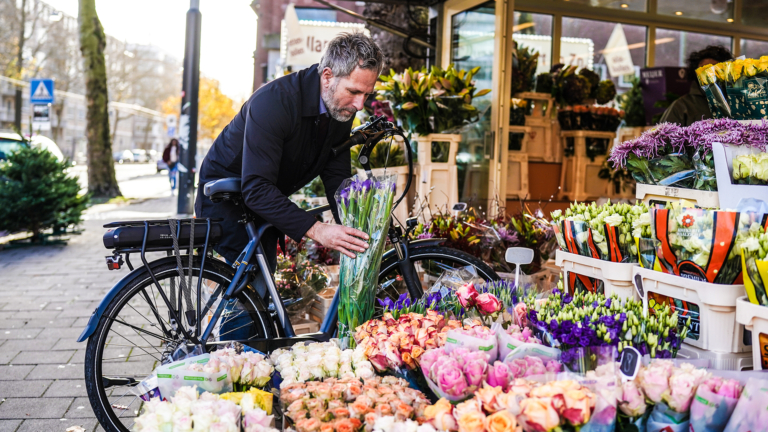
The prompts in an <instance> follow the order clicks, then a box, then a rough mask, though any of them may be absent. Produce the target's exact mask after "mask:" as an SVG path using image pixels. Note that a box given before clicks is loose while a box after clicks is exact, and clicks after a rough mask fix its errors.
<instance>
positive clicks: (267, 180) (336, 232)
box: [195, 33, 383, 294]
mask: <svg viewBox="0 0 768 432" xmlns="http://www.w3.org/2000/svg"><path fill="white" fill-rule="evenodd" d="M382 65H383V58H382V54H381V51H380V50H379V47H378V46H377V45H376V43H375V42H374V41H373V40H372V39H371V38H369V37H367V36H365V35H364V34H362V33H351V34H341V35H339V36H337V37H336V38H335V39H333V40H332V41H331V42H330V44H329V45H328V50H327V51H326V53H325V54H324V55H323V57H322V59H321V60H320V64H319V65H314V66H312V67H310V68H308V69H304V70H301V71H299V72H297V73H294V74H290V75H286V76H284V77H281V78H278V79H276V80H274V81H272V82H270V83H269V84H266V85H265V86H263V87H261V88H260V89H259V90H257V91H256V92H255V93H254V94H253V95H252V96H251V97H250V99H248V101H247V102H246V103H245V104H244V105H243V107H242V108H241V109H240V112H239V113H238V114H237V116H236V117H235V118H234V119H233V120H232V121H231V122H230V123H229V125H227V126H226V127H225V128H224V130H223V131H222V132H221V134H220V135H219V136H218V137H217V138H216V140H215V141H214V143H213V146H212V147H211V149H210V151H209V152H208V154H207V155H206V157H205V160H203V164H202V167H201V168H200V183H199V189H198V193H197V200H196V202H195V213H196V214H197V216H198V217H205V218H223V219H224V221H223V222H222V228H223V231H224V235H223V237H222V240H221V243H220V244H219V245H217V246H216V251H217V252H219V254H221V255H222V256H223V257H224V258H226V260H227V261H228V262H234V261H235V260H236V259H237V257H238V255H239V254H240V252H241V251H242V250H243V249H244V248H245V245H246V244H247V242H248V235H247V234H246V232H245V228H244V226H243V225H242V224H240V223H238V220H240V219H241V218H242V212H241V211H240V210H238V209H237V207H236V206H235V205H234V204H232V203H231V202H222V203H213V202H212V201H211V200H210V199H209V198H208V197H206V196H205V195H204V194H203V187H204V185H205V184H206V183H208V182H210V181H213V180H217V179H221V178H227V177H241V178H242V192H243V200H244V201H245V204H246V205H247V206H248V208H249V209H250V210H251V211H252V212H253V213H254V214H255V215H256V218H257V221H258V222H263V221H266V222H268V223H271V224H272V225H274V226H275V227H276V229H275V230H271V232H268V233H265V235H264V238H263V239H262V245H263V247H264V251H265V253H266V255H267V256H266V258H267V261H268V262H269V266H270V268H271V270H272V271H273V272H274V271H275V266H276V251H277V239H278V238H279V236H281V235H283V233H284V234H286V235H288V236H289V237H291V238H292V239H294V240H296V241H297V242H298V241H301V239H302V238H303V237H304V236H305V235H306V236H307V237H309V238H311V239H313V240H315V241H317V242H319V243H321V244H322V245H324V246H326V247H328V248H331V249H335V250H338V251H339V252H341V253H343V254H345V255H348V256H350V257H354V256H355V255H354V252H363V251H364V250H365V248H367V247H368V244H367V243H366V242H365V240H367V235H366V234H365V233H363V232H362V231H358V230H355V229H352V228H347V227H344V226H342V225H332V224H324V223H320V222H317V221H316V219H315V218H314V217H313V216H311V215H309V214H308V213H307V212H306V211H304V210H302V209H300V208H299V207H298V206H297V205H296V204H294V203H293V202H291V201H290V200H289V199H288V196H289V195H291V194H292V193H294V192H296V191H298V190H299V189H300V188H301V187H303V186H304V185H305V184H307V183H308V182H309V181H310V180H312V179H313V178H315V177H316V176H318V175H319V176H320V178H321V179H322V181H323V184H324V185H325V190H326V193H327V196H328V201H329V203H330V204H331V209H332V211H333V214H334V217H335V218H336V221H337V222H338V220H339V219H338V214H337V211H336V200H335V198H334V194H335V193H336V190H337V189H338V187H339V185H340V184H341V182H342V181H343V180H344V179H345V178H348V177H350V176H351V163H350V153H349V151H346V152H344V153H343V154H340V155H338V156H333V154H332V152H331V148H332V147H333V146H336V145H338V144H340V143H342V142H343V141H345V140H346V139H348V138H349V135H350V131H351V126H352V121H353V119H354V115H355V113H356V112H357V111H359V110H361V109H362V108H363V103H364V102H365V100H366V98H367V97H368V96H369V95H370V94H371V93H372V92H373V87H374V85H375V84H376V79H377V78H378V76H379V73H380V72H381V68H382ZM278 231H279V232H278ZM257 288H258V290H259V291H260V292H261V293H262V294H263V289H264V287H261V286H259V287H257Z"/></svg>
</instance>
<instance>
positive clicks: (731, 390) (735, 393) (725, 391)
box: [717, 379, 741, 399]
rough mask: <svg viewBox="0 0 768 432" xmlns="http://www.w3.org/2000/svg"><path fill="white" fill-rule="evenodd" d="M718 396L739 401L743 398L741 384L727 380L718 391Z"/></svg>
mask: <svg viewBox="0 0 768 432" xmlns="http://www.w3.org/2000/svg"><path fill="white" fill-rule="evenodd" d="M717 394H718V395H720V396H725V397H727V398H731V399H738V398H739V397H741V384H739V382H738V381H736V380H732V379H729V380H725V381H724V382H723V384H722V385H721V386H720V388H719V389H718V390H717Z"/></svg>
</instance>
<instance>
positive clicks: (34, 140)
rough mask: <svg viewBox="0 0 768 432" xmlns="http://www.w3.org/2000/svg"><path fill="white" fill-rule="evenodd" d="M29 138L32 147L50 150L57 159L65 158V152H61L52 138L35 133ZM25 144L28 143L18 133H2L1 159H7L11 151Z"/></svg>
mask: <svg viewBox="0 0 768 432" xmlns="http://www.w3.org/2000/svg"><path fill="white" fill-rule="evenodd" d="M27 140H28V141H29V145H31V146H32V147H37V148H41V149H44V150H48V151H49V152H51V153H52V154H53V155H54V156H56V159H57V160H59V161H63V160H64V153H62V152H61V149H59V146H57V145H56V143H55V142H53V140H51V139H50V138H48V137H44V136H42V135H33V136H32V137H27ZM25 145H27V144H26V142H25V141H24V140H23V139H22V138H21V136H19V134H17V133H0V160H6V159H7V158H8V154H9V153H11V152H13V151H15V150H17V149H19V148H20V147H21V146H25Z"/></svg>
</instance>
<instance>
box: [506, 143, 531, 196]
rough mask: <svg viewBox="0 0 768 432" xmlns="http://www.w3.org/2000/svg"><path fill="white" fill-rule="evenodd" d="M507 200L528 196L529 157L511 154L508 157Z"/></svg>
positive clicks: (515, 153)
mask: <svg viewBox="0 0 768 432" xmlns="http://www.w3.org/2000/svg"><path fill="white" fill-rule="evenodd" d="M506 179H507V190H506V193H507V199H515V198H521V199H525V198H526V197H527V196H528V155H527V154H525V153H523V154H520V153H517V152H512V151H510V152H509V155H508V156H507V172H506Z"/></svg>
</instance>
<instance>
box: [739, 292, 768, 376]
mask: <svg viewBox="0 0 768 432" xmlns="http://www.w3.org/2000/svg"><path fill="white" fill-rule="evenodd" d="M736 321H737V322H739V323H741V324H744V327H745V328H746V330H749V331H750V332H751V333H752V336H751V337H752V362H753V364H754V366H755V370H763V369H768V307H765V306H761V305H758V304H754V303H751V302H750V301H749V298H747V297H739V299H738V300H736ZM761 339H762V341H761ZM763 341H765V342H763ZM763 348H765V351H764V350H763Z"/></svg>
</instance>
